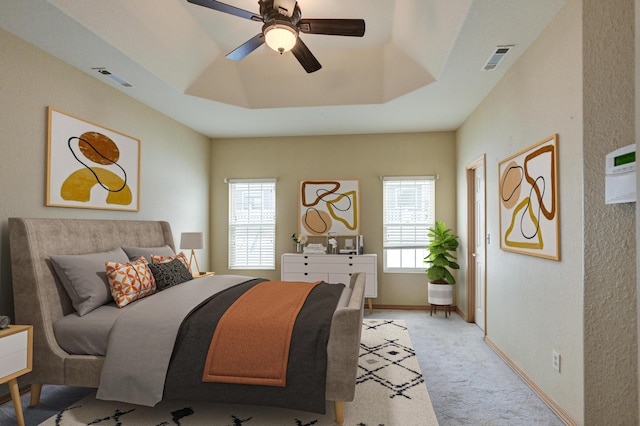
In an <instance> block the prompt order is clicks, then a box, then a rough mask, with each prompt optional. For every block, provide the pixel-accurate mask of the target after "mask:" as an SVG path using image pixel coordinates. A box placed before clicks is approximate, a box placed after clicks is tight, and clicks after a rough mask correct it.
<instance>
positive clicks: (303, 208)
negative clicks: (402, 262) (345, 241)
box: [298, 179, 360, 236]
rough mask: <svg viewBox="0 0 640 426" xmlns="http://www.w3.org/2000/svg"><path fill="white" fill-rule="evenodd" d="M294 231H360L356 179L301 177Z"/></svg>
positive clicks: (357, 232)
mask: <svg viewBox="0 0 640 426" xmlns="http://www.w3.org/2000/svg"><path fill="white" fill-rule="evenodd" d="M298 232H299V234H300V235H309V236H323V235H327V234H328V233H329V232H331V233H335V234H336V235H341V236H350V235H359V234H360V181H359V180H339V179H336V180H332V179H327V180H301V181H300V182H299V185H298Z"/></svg>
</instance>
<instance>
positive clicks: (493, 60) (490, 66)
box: [482, 44, 513, 71]
mask: <svg viewBox="0 0 640 426" xmlns="http://www.w3.org/2000/svg"><path fill="white" fill-rule="evenodd" d="M512 48H513V45H512V44H511V45H507V46H498V47H496V49H495V50H494V51H493V53H491V55H490V56H489V60H488V61H487V63H486V64H484V66H483V67H482V70H483V71H491V70H494V69H496V68H497V67H498V64H500V62H502V60H503V59H504V57H505V55H506V54H507V53H509V51H510V50H511V49H512Z"/></svg>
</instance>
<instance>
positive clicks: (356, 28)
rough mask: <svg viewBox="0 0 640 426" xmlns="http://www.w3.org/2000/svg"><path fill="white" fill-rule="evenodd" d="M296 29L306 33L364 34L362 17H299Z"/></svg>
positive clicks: (357, 35)
mask: <svg viewBox="0 0 640 426" xmlns="http://www.w3.org/2000/svg"><path fill="white" fill-rule="evenodd" d="M298 29H299V30H300V31H302V32H303V33H308V34H327V35H337V36H350V37H362V36H364V29H365V25H364V19H301V20H300V22H298Z"/></svg>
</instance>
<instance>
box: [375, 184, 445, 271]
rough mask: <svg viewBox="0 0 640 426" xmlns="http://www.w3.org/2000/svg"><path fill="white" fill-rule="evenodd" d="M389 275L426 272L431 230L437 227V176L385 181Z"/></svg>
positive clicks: (385, 223)
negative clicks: (425, 260)
mask: <svg viewBox="0 0 640 426" xmlns="http://www.w3.org/2000/svg"><path fill="white" fill-rule="evenodd" d="M382 188H383V197H382V198H383V219H382V221H383V253H384V256H383V257H384V271H385V272H424V271H425V268H426V266H425V264H424V261H423V260H424V257H425V256H426V255H427V250H426V247H427V244H428V242H429V241H428V238H427V229H428V228H430V227H432V226H434V225H435V178H434V177H433V176H406V177H383V178H382Z"/></svg>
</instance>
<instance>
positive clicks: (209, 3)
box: [187, 0, 365, 73]
mask: <svg viewBox="0 0 640 426" xmlns="http://www.w3.org/2000/svg"><path fill="white" fill-rule="evenodd" d="M187 1H188V2H189V3H193V4H197V5H200V6H204V7H208V8H210V9H213V10H217V11H219V12H224V13H228V14H230V15H234V16H238V17H240V18H244V19H249V20H251V21H257V22H263V23H264V25H263V26H262V32H261V33H259V34H257V35H256V36H254V37H253V38H251V39H250V40H248V41H246V42H245V43H244V44H242V45H240V46H239V47H237V48H236V49H235V50H233V51H232V52H230V53H229V54H227V55H226V57H227V58H228V59H232V60H234V61H239V60H240V59H242V58H244V57H245V56H247V55H248V54H249V53H251V52H253V51H254V50H256V49H257V48H258V47H260V46H262V45H263V44H264V43H265V42H266V43H267V45H268V46H269V47H271V48H272V49H273V50H275V51H276V52H280V54H282V53H284V52H288V51H291V53H293V56H295V57H296V59H297V60H298V62H300V65H302V67H303V68H304V69H305V70H306V71H307V72H308V73H312V72H315V71H318V70H319V69H320V68H322V65H320V62H318V60H317V59H316V57H315V56H313V53H311V51H310V50H309V48H308V47H307V45H306V44H304V43H303V42H302V40H301V39H300V37H299V33H300V32H303V33H307V34H326V35H338V36H350V37H362V36H364V28H365V25H364V20H363V19H302V12H301V11H300V7H299V6H298V2H297V1H296V0H258V4H259V5H260V14H256V13H253V12H249V11H247V10H244V9H240V8H237V7H235V6H230V5H228V4H225V3H222V2H219V1H216V0H187Z"/></svg>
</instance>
